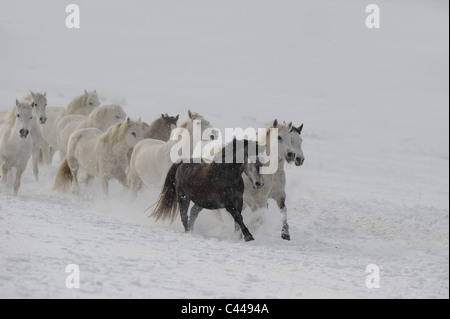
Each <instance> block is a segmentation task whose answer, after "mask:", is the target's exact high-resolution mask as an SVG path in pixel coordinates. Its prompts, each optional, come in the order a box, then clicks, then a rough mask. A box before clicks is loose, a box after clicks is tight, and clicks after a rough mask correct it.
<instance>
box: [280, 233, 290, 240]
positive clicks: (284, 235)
mask: <svg viewBox="0 0 450 319" xmlns="http://www.w3.org/2000/svg"><path fill="white" fill-rule="evenodd" d="M281 238H283V239H284V240H291V235H289V234H281Z"/></svg>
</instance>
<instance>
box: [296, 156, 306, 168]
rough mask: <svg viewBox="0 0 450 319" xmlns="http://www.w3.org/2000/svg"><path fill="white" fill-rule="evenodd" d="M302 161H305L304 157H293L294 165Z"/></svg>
mask: <svg viewBox="0 0 450 319" xmlns="http://www.w3.org/2000/svg"><path fill="white" fill-rule="evenodd" d="M304 162H305V158H304V157H297V158H296V159H295V166H302V165H303V163H304Z"/></svg>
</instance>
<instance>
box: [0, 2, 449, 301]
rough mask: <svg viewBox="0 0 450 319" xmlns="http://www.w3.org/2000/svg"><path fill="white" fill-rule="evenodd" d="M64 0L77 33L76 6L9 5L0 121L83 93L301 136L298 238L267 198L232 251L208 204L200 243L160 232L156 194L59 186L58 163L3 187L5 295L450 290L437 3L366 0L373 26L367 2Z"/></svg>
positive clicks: (0, 21)
mask: <svg viewBox="0 0 450 319" xmlns="http://www.w3.org/2000/svg"><path fill="white" fill-rule="evenodd" d="M74 2H75V3H76V4H78V5H79V6H80V10H81V28H80V29H77V30H69V29H67V28H66V26H65V19H66V16H67V15H68V14H67V13H66V12H65V7H66V5H67V4H69V3H70V2H67V3H66V2H64V1H56V0H52V1H50V0H41V1H31V0H29V1H24V0H1V2H0V103H1V107H0V109H1V110H3V109H8V108H10V107H12V106H13V104H14V101H15V99H16V98H21V97H23V96H24V95H25V94H26V93H27V92H28V91H29V90H30V89H32V90H34V91H42V92H43V91H46V92H47V98H48V101H49V106H65V105H67V103H68V102H69V101H70V100H71V99H72V98H73V97H74V96H76V95H79V94H81V93H82V92H83V90H84V89H87V90H94V89H95V90H97V92H99V94H100V98H101V102H102V103H103V104H105V103H110V102H117V103H121V104H122V105H123V106H124V109H125V111H126V112H127V113H128V114H129V115H130V116H131V117H133V118H138V117H139V116H142V119H143V120H145V121H147V122H151V121H153V120H154V119H156V118H157V117H158V116H159V114H160V113H165V112H168V113H169V114H170V115H176V114H180V115H181V116H180V122H181V121H183V120H184V119H186V118H187V110H188V108H190V109H192V110H193V111H196V112H199V113H200V114H202V115H204V116H205V118H207V119H208V120H210V121H211V123H212V124H213V125H214V126H216V127H217V128H219V129H221V130H223V129H224V128H226V127H232V128H234V127H242V128H247V127H255V128H257V127H264V126H265V124H267V123H268V122H270V121H272V120H273V119H275V118H278V119H280V120H285V121H294V124H295V125H297V126H298V125H300V124H301V123H305V128H304V133H303V137H304V144H303V151H304V153H305V157H306V161H305V165H304V166H302V167H295V166H288V167H286V172H287V175H288V185H287V194H288V198H287V207H288V219H289V222H290V227H291V239H292V240H291V241H289V242H288V241H283V240H282V239H281V238H280V231H281V217H280V214H279V212H278V208H277V207H276V205H275V203H273V202H271V204H270V207H269V208H268V209H267V210H261V211H259V212H258V213H256V214H253V213H251V212H250V211H245V212H244V213H243V215H244V219H245V221H246V223H247V225H248V226H249V228H250V230H251V232H252V233H253V235H254V237H255V241H253V242H249V243H244V242H241V241H239V240H238V238H237V237H236V236H235V234H234V225H233V222H232V221H231V219H230V218H229V217H228V216H224V218H223V222H222V221H220V220H218V219H217V218H216V217H215V216H213V215H212V214H208V212H207V211H204V212H202V213H201V214H200V217H199V219H198V221H197V224H196V229H195V232H194V233H193V234H185V233H184V230H183V227H182V225H181V222H180V220H179V218H178V219H177V220H176V222H175V223H173V224H172V225H170V224H168V223H165V224H161V223H155V222H154V221H153V220H152V219H149V218H147V217H148V215H149V212H145V209H146V208H147V207H149V206H150V205H151V204H153V203H154V202H155V200H156V197H157V195H158V194H157V193H156V191H154V190H146V191H144V192H142V193H141V194H140V195H139V197H138V199H137V200H136V201H135V202H131V200H130V199H129V194H128V193H127V192H126V191H124V190H123V189H122V188H121V187H120V186H119V184H118V183H113V185H112V190H111V193H112V194H111V196H110V198H109V200H107V201H105V200H103V199H101V196H100V194H101V192H100V188H99V184H98V182H97V181H94V183H93V184H92V185H90V186H89V187H86V186H85V187H83V188H82V194H81V196H80V197H79V198H76V199H74V198H73V197H72V196H71V195H64V194H58V193H53V192H51V188H52V184H53V180H54V176H55V172H56V167H57V165H58V164H59V161H60V160H59V156H58V155H57V154H56V156H55V158H54V162H53V166H52V167H42V168H41V181H40V182H39V183H37V182H35V181H34V177H33V173H32V170H31V168H29V169H28V170H27V171H26V173H25V175H24V177H23V180H22V187H21V188H20V191H19V195H18V196H17V197H13V196H11V195H10V190H9V189H8V188H5V187H4V186H0V297H1V298H283V299H284V298H448V297H449V93H448V92H449V91H448V85H449V77H448V76H449V74H448V68H449V51H448V33H449V32H448V21H449V13H448V9H449V8H448V2H447V1H445V0H442V1H439V0H434V1H406V0H405V1H401V0H399V1H387V0H386V1H384V0H377V1H374V2H375V3H377V4H378V5H379V6H380V8H381V28H380V29H377V30H374V29H372V30H369V29H367V28H366V26H365V19H366V16H367V15H368V14H367V13H366V12H365V8H366V6H367V5H368V4H370V3H372V2H370V1H362V0H348V1H334V0H321V1H313V0H308V1H290V0H281V1H268V0H245V1H237V0H227V1H208V0H189V1H181V0H174V1H162V0H158V1H155V0H151V1H143V0H142V1H138V0H133V1H118V0H113V1H112V0H108V1H106V0H96V1H87V0H76V1H74ZM180 122H179V123H180ZM69 264H77V265H78V266H79V268H80V279H81V280H80V285H81V287H80V288H79V289H68V288H66V278H67V276H68V275H69V274H68V273H66V272H65V271H66V266H67V265H69ZM369 264H376V265H377V266H379V268H380V287H379V288H378V289H377V288H375V289H368V288H367V287H366V277H367V276H368V275H369V274H368V273H366V272H365V271H366V266H367V265H369Z"/></svg>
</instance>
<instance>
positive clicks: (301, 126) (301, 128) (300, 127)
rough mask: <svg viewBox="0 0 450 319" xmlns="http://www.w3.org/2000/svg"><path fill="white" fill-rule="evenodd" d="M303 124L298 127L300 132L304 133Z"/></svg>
mask: <svg viewBox="0 0 450 319" xmlns="http://www.w3.org/2000/svg"><path fill="white" fill-rule="evenodd" d="M302 130H303V124H302V125H300V126H299V127H298V134H302Z"/></svg>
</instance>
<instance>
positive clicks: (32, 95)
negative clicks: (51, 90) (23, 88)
mask: <svg viewBox="0 0 450 319" xmlns="http://www.w3.org/2000/svg"><path fill="white" fill-rule="evenodd" d="M30 93H31V97H32V98H34V97H35V96H36V94H34V92H33V91H31V90H30Z"/></svg>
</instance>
